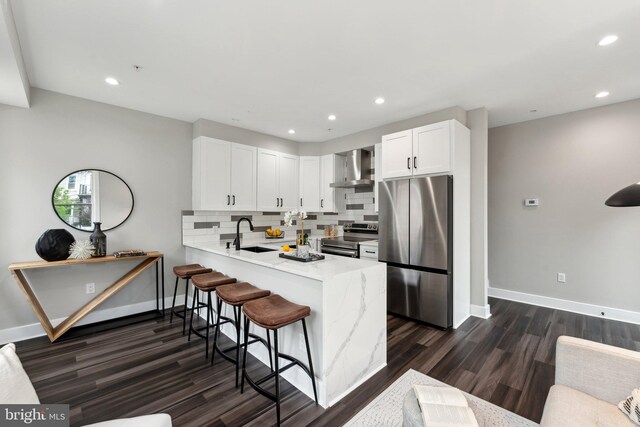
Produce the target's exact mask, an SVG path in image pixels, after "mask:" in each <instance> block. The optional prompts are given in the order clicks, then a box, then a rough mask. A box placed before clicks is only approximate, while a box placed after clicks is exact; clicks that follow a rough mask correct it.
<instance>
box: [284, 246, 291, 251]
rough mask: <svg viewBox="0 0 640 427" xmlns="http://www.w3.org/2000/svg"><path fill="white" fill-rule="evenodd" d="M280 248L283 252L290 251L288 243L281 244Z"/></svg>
mask: <svg viewBox="0 0 640 427" xmlns="http://www.w3.org/2000/svg"><path fill="white" fill-rule="evenodd" d="M282 250H283V251H284V252H289V251H291V248H290V247H289V245H282Z"/></svg>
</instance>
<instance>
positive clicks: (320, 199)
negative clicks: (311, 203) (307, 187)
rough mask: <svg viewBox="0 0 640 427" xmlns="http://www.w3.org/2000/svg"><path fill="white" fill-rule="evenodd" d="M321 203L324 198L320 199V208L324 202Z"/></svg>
mask: <svg viewBox="0 0 640 427" xmlns="http://www.w3.org/2000/svg"><path fill="white" fill-rule="evenodd" d="M323 203H324V199H320V207H321V208H324V204H323Z"/></svg>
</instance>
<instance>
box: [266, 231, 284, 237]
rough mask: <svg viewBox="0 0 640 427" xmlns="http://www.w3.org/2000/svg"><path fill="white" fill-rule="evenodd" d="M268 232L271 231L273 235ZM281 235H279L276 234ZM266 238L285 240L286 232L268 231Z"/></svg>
mask: <svg viewBox="0 0 640 427" xmlns="http://www.w3.org/2000/svg"><path fill="white" fill-rule="evenodd" d="M268 231H271V233H269V232H268ZM276 233H279V234H276ZM264 237H265V239H284V231H282V230H280V229H275V230H271V229H269V230H267V231H265V232H264Z"/></svg>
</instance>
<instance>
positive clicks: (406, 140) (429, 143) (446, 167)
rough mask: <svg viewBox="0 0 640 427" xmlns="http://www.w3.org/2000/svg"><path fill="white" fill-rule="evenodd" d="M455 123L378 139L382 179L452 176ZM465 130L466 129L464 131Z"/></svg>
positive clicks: (445, 123)
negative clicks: (380, 152) (450, 174)
mask: <svg viewBox="0 0 640 427" xmlns="http://www.w3.org/2000/svg"><path fill="white" fill-rule="evenodd" d="M459 127H462V128H464V126H462V124H460V123H458V122H457V121H455V120H448V121H445V122H440V123H434V124H432V125H427V126H422V127H419V128H415V129H410V130H406V131H402V132H396V133H393V134H391V135H384V136H383V137H382V159H381V165H382V168H381V169H382V174H381V178H382V179H392V178H403V177H410V176H416V175H434V174H444V173H453V169H454V164H453V150H454V141H455V129H458V128H459ZM465 129H466V128H465Z"/></svg>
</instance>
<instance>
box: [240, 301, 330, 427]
mask: <svg viewBox="0 0 640 427" xmlns="http://www.w3.org/2000/svg"><path fill="white" fill-rule="evenodd" d="M242 311H243V312H244V317H245V321H244V343H245V347H244V353H243V356H242V382H241V386H240V392H241V393H243V392H244V380H245V378H246V379H247V382H248V383H249V385H251V387H253V388H254V389H255V390H256V391H257V392H258V393H260V394H261V395H263V396H265V397H267V398H269V399H271V400H272V401H274V402H275V403H276V419H277V425H280V374H281V373H282V372H284V371H286V370H287V369H289V368H291V367H292V366H295V365H298V366H299V367H300V368H302V370H303V371H304V372H306V373H307V375H309V376H310V377H311V383H312V385H313V397H314V399H315V401H316V404H318V393H317V391H316V377H315V376H314V374H313V362H312V361H311V350H310V349H309V337H308V335H307V325H306V323H305V317H307V316H309V314H311V309H310V308H309V307H308V306H306V305H299V304H294V303H292V302H290V301H287V300H286V299H284V298H282V297H281V296H280V295H271V296H269V297H266V298H261V299H257V300H254V301H249V302H248V303H246V304H245V305H244V306H243V308H242ZM298 320H300V321H302V330H303V332H304V343H305V345H306V347H307V358H308V359H309V368H307V367H306V366H305V365H304V364H303V363H302V362H301V361H300V360H298V359H296V358H295V357H292V356H289V355H288V354H281V353H280V352H279V350H278V330H279V329H280V328H282V327H284V326H287V325H291V324H292V323H295V322H297V321H298ZM250 321H251V322H253V323H254V324H256V325H258V326H261V327H263V328H265V329H266V330H267V336H268V335H269V331H270V330H271V331H273V343H274V350H275V357H274V362H275V363H274V364H275V368H274V371H273V372H272V373H270V374H268V375H266V376H264V377H262V378H260V379H259V380H255V381H254V380H253V379H252V378H251V377H249V375H248V374H247V345H246V344H247V340H248V332H249V322H250ZM269 352H271V351H269ZM281 357H282V358H283V359H287V360H289V361H290V362H291V363H289V364H288V365H286V366H284V367H282V368H280V362H279V359H280V358H281ZM273 377H275V382H276V393H275V395H274V394H273V393H271V392H269V391H267V390H266V389H264V388H262V387H260V384H261V383H263V382H265V381H267V380H269V379H271V378H273Z"/></svg>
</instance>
